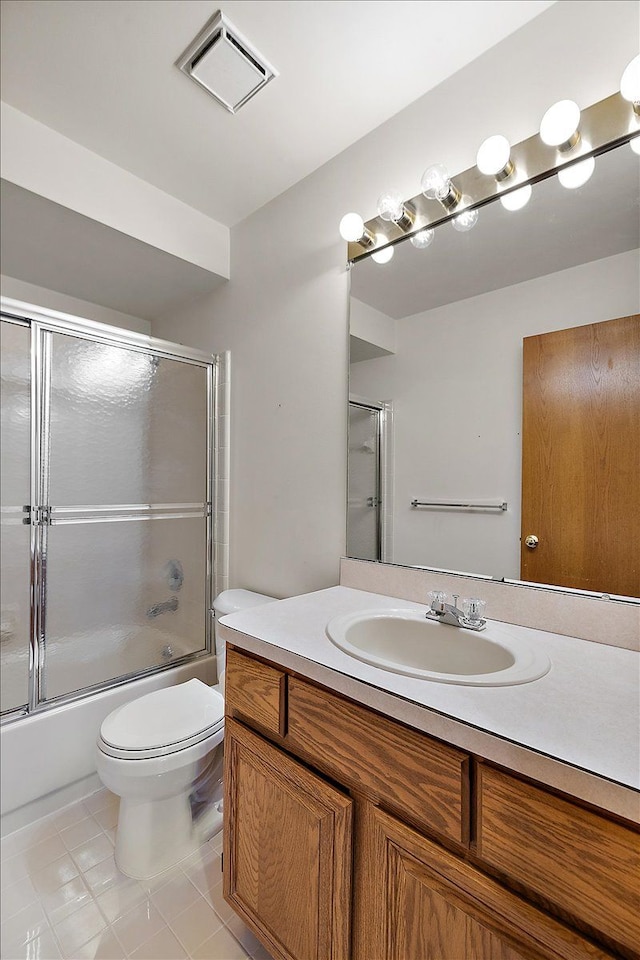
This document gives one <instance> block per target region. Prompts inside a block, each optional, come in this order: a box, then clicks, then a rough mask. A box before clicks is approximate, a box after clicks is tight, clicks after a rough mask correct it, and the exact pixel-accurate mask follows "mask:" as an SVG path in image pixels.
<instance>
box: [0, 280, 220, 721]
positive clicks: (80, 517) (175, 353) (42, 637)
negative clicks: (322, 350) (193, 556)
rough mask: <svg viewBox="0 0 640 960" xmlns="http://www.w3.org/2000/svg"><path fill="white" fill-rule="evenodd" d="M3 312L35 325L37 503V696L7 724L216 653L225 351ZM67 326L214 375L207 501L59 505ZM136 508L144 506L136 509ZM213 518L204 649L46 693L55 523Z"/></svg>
mask: <svg viewBox="0 0 640 960" xmlns="http://www.w3.org/2000/svg"><path fill="white" fill-rule="evenodd" d="M1 315H2V320H3V321H5V322H9V323H13V324H16V325H18V326H23V327H27V328H29V329H30V332H31V356H30V360H31V391H30V393H31V411H30V412H31V424H30V430H31V442H30V448H31V452H30V458H31V471H30V473H31V490H30V503H29V504H28V505H24V506H23V508H22V511H21V512H22V513H24V514H25V516H24V517H23V520H22V522H23V523H24V524H27V525H29V526H30V544H29V548H30V578H31V583H30V611H31V613H30V637H29V696H28V702H27V703H26V705H23V706H20V707H18V708H15V709H11V710H7V711H6V712H4V713H3V714H2V715H1V716H0V722H2V723H3V724H4V723H6V722H9V721H12V720H16V719H19V718H22V717H24V716H31V715H34V714H36V713H37V714H40V713H42V712H44V711H46V710H49V709H52V708H54V707H58V706H61V705H63V704H65V703H72V702H74V701H77V700H81V699H84V698H85V697H88V696H93V695H94V694H96V693H100V692H101V691H103V690H111V689H115V688H117V687H120V686H123V685H124V684H126V683H129V682H131V680H133V679H141V678H143V677H148V676H152V675H154V674H157V673H162V672H164V671H166V670H169V669H172V668H174V667H177V666H181V665H182V664H185V663H189V662H192V661H195V660H198V659H200V658H201V657H206V656H209V655H210V654H211V648H212V627H211V616H210V611H211V608H212V606H213V599H214V598H213V575H214V543H213V503H214V502H215V499H216V476H215V471H214V467H215V463H214V457H215V437H214V430H215V424H216V422H217V415H218V411H217V391H216V383H217V374H218V367H219V362H220V358H219V357H218V356H216V355H213V354H207V353H204V352H203V351H200V350H194V349H192V348H189V347H183V346H182V345H181V344H174V343H171V342H169V341H166V340H160V339H157V338H155V337H151V336H148V335H147V334H142V333H136V332H134V331H128V330H121V329H120V328H118V327H111V326H108V325H106V324H102V323H98V322H96V321H92V320H84V319H82V318H76V317H73V316H70V315H67V314H62V313H58V312H57V311H50V310H46V309H43V308H41V307H36V306H32V305H31V304H22V303H19V302H18V301H14V300H9V299H5V298H2V301H1ZM52 333H60V334H67V335H70V336H73V337H74V338H77V339H82V340H89V341H92V342H94V343H103V344H105V345H108V346H116V347H123V348H126V349H127V350H132V351H135V352H138V353H144V354H147V355H151V356H154V357H159V358H166V359H171V360H178V361H180V362H184V363H188V364H193V365H194V366H198V367H203V368H205V370H206V377H207V438H206V440H207V447H206V461H207V477H206V501H204V502H203V503H175V504H124V505H111V506H108V505H107V506H105V505H100V506H90V505H89V506H82V507H51V506H50V505H49V423H50V400H51V396H50V372H51V371H50V361H51V356H50V336H49V337H47V334H49V335H50V334H52ZM135 511H139V512H138V513H137V515H136V513H135ZM197 517H201V518H204V519H205V520H206V533H205V541H206V548H205V552H206V557H205V579H206V590H205V604H206V610H205V644H204V647H203V649H201V650H198V651H195V652H193V653H188V654H185V655H184V656H181V657H176V659H175V660H171V662H169V663H165V664H158V665H154V666H151V667H148V668H145V669H141V670H135V671H132V672H130V673H127V674H124V675H122V676H119V677H117V678H115V679H112V680H105V681H102V682H100V683H96V684H91V685H90V686H88V687H84V688H81V689H80V690H75V691H72V692H70V693H66V694H62V695H60V696H56V697H52V698H51V699H46V698H45V696H44V687H43V667H44V662H45V658H46V599H47V598H46V564H47V541H48V529H49V527H51V526H53V525H58V524H69V523H86V522H90V523H100V522H102V523H104V522H116V523H117V522H122V521H127V520H152V519H178V518H197Z"/></svg>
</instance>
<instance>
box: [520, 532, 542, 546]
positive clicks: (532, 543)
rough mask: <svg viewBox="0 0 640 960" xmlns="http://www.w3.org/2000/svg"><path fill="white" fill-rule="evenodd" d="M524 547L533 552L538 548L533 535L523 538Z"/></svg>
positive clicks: (537, 541) (536, 540) (536, 539)
mask: <svg viewBox="0 0 640 960" xmlns="http://www.w3.org/2000/svg"><path fill="white" fill-rule="evenodd" d="M524 542H525V546H527V547H529V550H535V548H536V547H537V546H538V543H539V540H538V538H537V537H536V535H535V533H530V534H529V536H528V537H526V538H525V541H524Z"/></svg>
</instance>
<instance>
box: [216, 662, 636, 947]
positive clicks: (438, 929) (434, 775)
mask: <svg viewBox="0 0 640 960" xmlns="http://www.w3.org/2000/svg"><path fill="white" fill-rule="evenodd" d="M230 653H231V656H229V653H228V654H227V687H226V715H227V722H226V728H225V841H224V891H225V897H226V898H227V899H228V901H229V902H230V903H231V904H232V905H233V907H234V909H235V910H236V911H237V912H238V913H239V914H240V916H241V917H242V918H243V919H244V920H245V922H247V923H248V925H249V926H250V927H251V929H253V931H254V932H255V933H256V935H257V936H258V937H259V938H260V940H261V941H262V942H263V943H264V945H265V947H266V948H267V949H268V950H269V951H270V952H271V953H272V955H273V956H274V957H275V958H277V960H325V958H326V960H347V958H348V960H591V958H593V960H595V958H612V957H619V956H622V957H628V958H633V957H637V956H638V955H639V954H638V952H637V951H638V946H639V944H638V942H637V940H636V931H637V929H638V927H637V923H638V921H637V916H636V911H635V908H634V903H635V900H634V890H635V891H636V892H637V890H638V875H637V872H636V868H637V852H638V833H637V832H636V830H635V829H634V828H632V827H631V825H622V824H620V823H617V822H615V819H614V818H612V817H608V816H607V815H605V814H603V813H602V812H597V811H591V810H586V809H584V807H582V806H580V805H578V804H575V803H573V802H572V801H570V800H568V799H563V798H558V797H556V796H552V794H551V793H550V792H549V791H547V790H545V789H544V788H539V787H538V786H536V785H532V784H524V782H523V781H522V780H521V779H520V778H518V777H514V776H512V775H511V774H510V773H509V772H507V771H502V770H499V769H497V768H495V767H494V766H492V765H490V764H487V763H485V762H484V761H481V760H478V759H476V758H471V757H470V756H468V755H467V754H465V753H464V752H463V751H461V750H459V749H457V748H454V747H451V746H449V745H448V744H445V743H442V742H440V741H437V740H435V739H433V738H432V737H429V736H427V735H426V734H424V733H421V732H419V731H416V730H413V729H410V728H408V727H406V726H404V725H403V724H401V723H399V722H397V721H395V720H390V719H389V718H387V717H383V716H381V715H380V714H378V713H376V712H374V711H373V710H371V709H369V708H367V707H363V706H361V705H360V704H356V703H353V702H352V701H349V700H347V699H345V698H344V697H342V696H340V695H338V694H336V693H333V692H332V691H329V690H326V689H324V688H321V687H318V686H317V685H315V684H313V683H310V682H308V681H306V680H305V679H303V678H300V677H298V676H294V675H292V674H289V673H288V672H287V671H283V670H281V669H280V668H278V667H275V666H273V665H271V664H268V663H264V662H262V661H260V660H259V659H255V658H253V657H250V656H248V655H246V654H244V653H241V652H240V651H237V650H231V651H230ZM256 684H257V687H256ZM252 685H253V688H254V689H256V690H257V692H258V694H259V695H258V696H257V697H256V698H255V700H254V699H253V697H252V696H251V695H250V692H251V689H252ZM239 721H240V722H239ZM249 727H253V728H254V730H251V729H249ZM254 731H257V732H254ZM503 815H504V818H505V819H504V829H503V823H502V818H503ZM583 841H584V842H585V843H586V845H587V850H588V851H590V857H591V866H593V864H594V863H595V864H596V866H597V869H596V868H594V869H593V870H591V868H590V866H589V865H588V864H587V863H586V862H585V870H584V871H583V875H582V876H580V854H579V853H578V854H577V855H576V850H578V851H579V850H580V849H581V848H582V847H583ZM567 864H568V865H569V866H568V868H567ZM639 912H640V911H639ZM609 950H610V952H608V951H609ZM618 951H619V952H618Z"/></svg>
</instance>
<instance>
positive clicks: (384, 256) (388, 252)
mask: <svg viewBox="0 0 640 960" xmlns="http://www.w3.org/2000/svg"><path fill="white" fill-rule="evenodd" d="M386 242H387V238H386V237H385V236H384V235H383V234H382V233H376V243H386ZM394 252H395V251H394V249H393V247H384V249H382V250H376V252H375V253H372V254H371V259H372V260H375V262H376V263H389V260H391V258H392V257H393V254H394Z"/></svg>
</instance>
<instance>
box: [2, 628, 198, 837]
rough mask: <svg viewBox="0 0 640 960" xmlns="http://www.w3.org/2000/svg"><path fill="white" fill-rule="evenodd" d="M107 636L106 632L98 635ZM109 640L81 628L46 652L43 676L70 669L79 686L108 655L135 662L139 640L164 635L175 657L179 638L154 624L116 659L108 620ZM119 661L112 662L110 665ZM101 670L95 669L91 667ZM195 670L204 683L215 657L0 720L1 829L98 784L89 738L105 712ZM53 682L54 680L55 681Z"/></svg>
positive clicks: (54, 677)
mask: <svg viewBox="0 0 640 960" xmlns="http://www.w3.org/2000/svg"><path fill="white" fill-rule="evenodd" d="M103 639H106V638H103ZM109 639H110V643H108V644H106V645H104V644H101V643H95V637H94V638H93V640H94V643H92V644H87V637H86V636H85V635H82V637H81V636H80V635H78V637H70V638H68V639H67V640H65V642H64V648H63V646H62V645H60V646H59V649H58V651H57V652H56V654H55V657H52V658H51V666H50V668H49V684H52V683H55V685H57V683H58V682H61V681H62V679H63V677H64V676H65V673H66V680H67V683H68V679H69V672H70V671H72V675H73V677H74V684H75V685H76V686H78V687H80V686H84V685H86V683H87V682H98V681H100V680H103V679H104V678H105V673H107V675H108V669H107V668H108V662H106V659H108V658H109V657H110V656H111V657H114V658H116V657H117V660H114V663H113V667H114V670H113V672H123V670H125V671H130V670H134V669H136V668H138V669H140V665H141V664H142V662H146V663H147V664H148V663H149V662H150V661H149V659H147V660H146V661H141V662H140V665H139V664H138V660H139V657H140V655H141V652H142V648H144V649H145V650H146V651H147V652H148V650H149V648H150V645H152V646H153V648H154V649H155V647H156V645H157V644H158V643H159V644H161V646H160V649H163V648H164V646H165V645H166V644H167V643H168V644H169V645H170V646H171V647H172V653H173V656H174V658H175V657H179V656H180V655H181V650H180V643H179V641H176V640H175V639H174V640H173V641H172V639H171V636H170V635H169V634H168V633H165V631H157V630H154V629H153V628H150V629H148V630H147V631H145V635H144V637H141V638H139V639H137V640H136V643H135V644H133V645H131V646H130V648H129V649H130V650H135V653H132V655H131V657H125V658H124V664H125V665H124V667H122V663H123V659H122V653H123V640H122V635H121V633H120V632H119V631H118V630H117V628H114V631H113V632H112V633H110V635H109ZM100 649H102V651H103V653H104V652H105V650H106V651H109V652H108V653H107V654H106V658H105V656H100V657H98V658H96V657H95V656H94V653H93V651H97V650H100ZM116 663H117V665H118V669H115V665H116ZM98 669H99V670H100V671H102V675H101V676H97V675H96V673H95V671H96V670H98ZM192 677H197V678H198V679H199V680H202V681H203V682H204V683H209V684H213V683H215V681H216V668H215V657H214V656H211V655H204V656H202V657H199V658H198V659H196V660H193V661H191V662H189V663H186V664H183V665H182V666H176V667H174V668H169V669H167V670H163V671H162V672H161V673H156V674H154V675H153V676H147V677H142V678H139V679H134V680H130V681H128V682H126V683H124V684H121V685H120V686H118V687H115V688H113V689H111V690H101V691H100V692H97V693H88V694H87V695H86V696H83V697H82V698H81V699H78V700H75V701H73V702H71V703H65V704H61V705H60V706H53V707H51V708H49V709H47V710H45V711H43V712H41V713H34V714H31V715H30V716H26V717H20V718H18V719H16V720H13V721H10V722H8V723H4V724H3V725H2V727H1V728H0V814H1V815H2V820H1V824H0V832H1V833H2V835H4V834H6V833H9V832H11V831H13V830H16V829H18V828H20V827H22V826H24V825H26V824H27V823H30V822H32V821H33V820H37V819H38V818H39V817H42V816H45V815H46V814H48V813H52V812H53V811H55V810H57V809H59V808H60V807H62V806H65V805H66V804H67V803H71V802H72V801H73V800H76V799H79V798H80V797H82V796H86V795H87V794H89V793H91V792H92V791H93V790H97V789H99V787H100V782H99V780H98V776H97V774H96V764H95V743H96V738H97V736H98V732H99V730H100V725H101V723H102V721H103V720H104V718H105V717H106V716H107V715H108V714H109V713H110V712H111V711H112V710H114V709H115V708H116V707H118V706H120V705H121V704H123V703H127V702H128V701H129V700H133V699H135V698H136V697H140V696H142V695H143V694H145V693H151V691H153V690H159V689H160V688H162V687H168V686H171V685H172V684H175V683H183V682H184V681H186V680H190V679H191V678H192ZM54 689H55V687H54Z"/></svg>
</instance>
